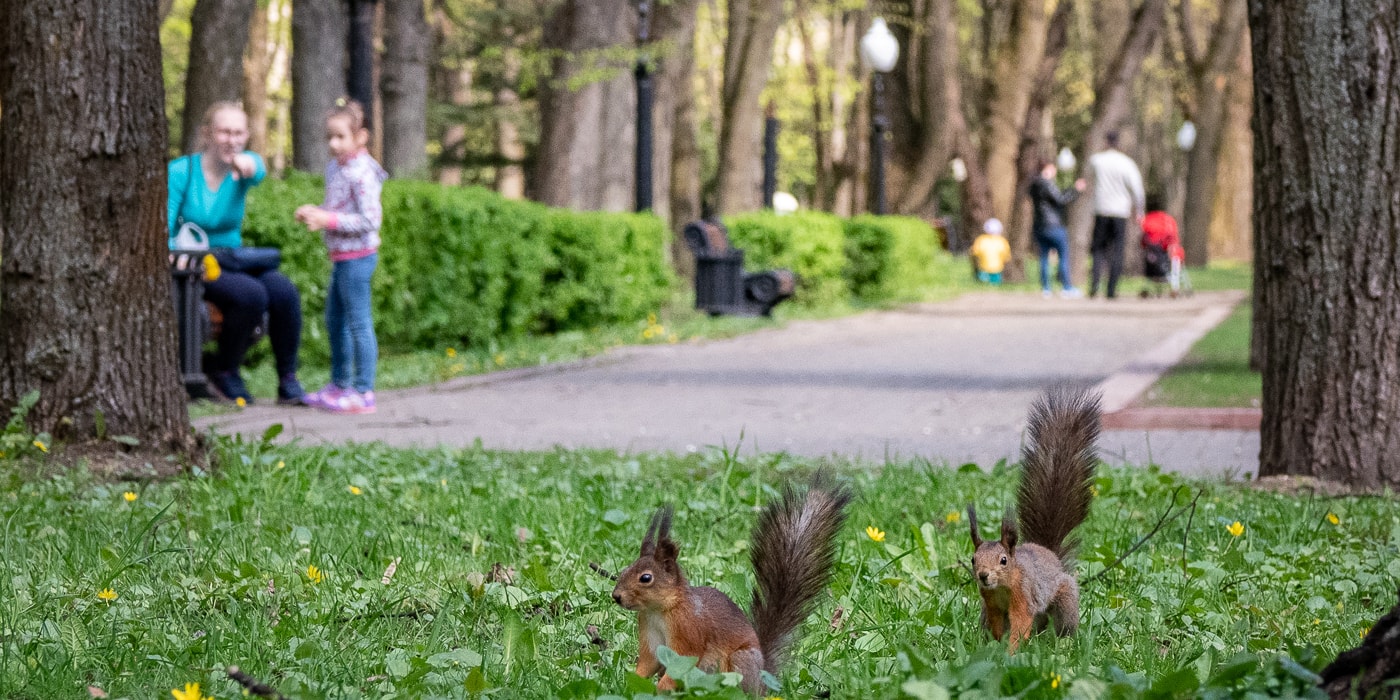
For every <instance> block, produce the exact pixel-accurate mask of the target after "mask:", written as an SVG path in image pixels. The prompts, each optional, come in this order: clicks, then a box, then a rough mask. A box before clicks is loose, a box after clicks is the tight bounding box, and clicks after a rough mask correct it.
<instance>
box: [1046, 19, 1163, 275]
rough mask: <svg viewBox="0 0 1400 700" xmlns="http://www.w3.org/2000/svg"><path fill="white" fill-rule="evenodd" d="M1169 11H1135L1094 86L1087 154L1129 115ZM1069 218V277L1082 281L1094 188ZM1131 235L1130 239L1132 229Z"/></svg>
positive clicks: (1097, 148)
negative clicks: (1136, 87)
mask: <svg viewBox="0 0 1400 700" xmlns="http://www.w3.org/2000/svg"><path fill="white" fill-rule="evenodd" d="M1166 10H1167V1H1166V0H1143V2H1142V4H1141V5H1138V7H1137V10H1136V11H1135V12H1134V13H1133V21H1132V24H1131V25H1130V26H1129V29H1128V34H1127V36H1125V37H1124V39H1123V43H1122V45H1121V46H1120V47H1119V48H1118V51H1117V52H1116V53H1115V54H1114V55H1113V60H1112V61H1111V62H1109V64H1108V69H1107V70H1106V71H1105V72H1104V75H1103V78H1102V79H1101V80H1100V81H1099V84H1098V85H1097V86H1095V88H1094V115H1093V118H1092V120H1091V121H1090V122H1089V130H1088V132H1087V133H1086V134H1085V136H1084V144H1083V146H1082V147H1081V148H1080V152H1081V153H1083V154H1084V155H1085V156H1088V155H1089V154H1092V153H1097V152H1099V151H1101V150H1103V148H1104V146H1105V145H1106V141H1105V139H1106V138H1107V137H1108V134H1109V132H1112V131H1116V130H1117V129H1118V128H1119V127H1120V126H1121V125H1122V124H1123V122H1124V121H1125V120H1126V119H1127V118H1128V116H1129V110H1128V98H1129V97H1130V96H1131V94H1132V86H1133V79H1134V78H1136V77H1137V74H1138V71H1139V70H1141V69H1142V62H1143V61H1144V60H1146V58H1147V56H1148V54H1150V53H1151V52H1152V46H1153V44H1155V43H1156V42H1157V36H1158V35H1159V34H1160V33H1161V30H1162V25H1163V24H1164V23H1165V20H1166ZM1069 218H1070V221H1069V232H1070V246H1069V253H1070V262H1071V264H1070V277H1071V278H1072V280H1080V279H1082V274H1081V273H1082V272H1083V268H1084V264H1083V261H1084V256H1085V253H1087V252H1088V250H1089V230H1090V228H1091V227H1092V225H1093V221H1094V206H1093V195H1092V191H1091V192H1089V193H1087V196H1084V197H1080V198H1079V201H1077V202H1075V204H1074V205H1073V206H1071V207H1070V215H1069ZM1128 235H1129V239H1130V240H1131V236H1132V234H1131V232H1130V233H1129V234H1128ZM1124 269H1127V268H1126V267H1125V268H1124Z"/></svg>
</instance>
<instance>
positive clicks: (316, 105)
mask: <svg viewBox="0 0 1400 700" xmlns="http://www.w3.org/2000/svg"><path fill="white" fill-rule="evenodd" d="M348 31H349V18H348V17H347V16H346V6H345V0H292V167H294V168H297V169H298V170H306V171H309V172H314V173H319V172H321V171H322V170H324V169H325V167H326V160H327V159H328V158H329V156H328V155H326V112H328V111H330V110H331V108H332V107H334V106H335V101H336V99H337V98H339V97H341V96H343V95H345V92H346V90H345V66H346V50H345V37H346V36H348V34H347V32H348Z"/></svg>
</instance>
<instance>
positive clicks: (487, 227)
mask: <svg viewBox="0 0 1400 700" xmlns="http://www.w3.org/2000/svg"><path fill="white" fill-rule="evenodd" d="M323 193H324V191H323V188H322V185H321V181H320V178H318V177H313V176H310V175H306V174H302V173H293V174H291V175H289V176H288V177H287V178H286V179H285V180H268V181H266V182H264V183H263V184H262V185H260V186H258V187H257V188H255V189H254V190H252V192H251V193H250V195H249V198H248V213H247V218H246V219H245V222H244V227H243V233H244V238H245V244H246V245H268V246H275V247H278V248H281V249H282V271H283V272H285V273H286V274H287V276H288V277H290V278H291V279H292V281H293V282H294V283H295V284H296V285H297V288H298V289H300V290H301V293H302V301H303V308H304V310H305V316H306V331H305V332H304V333H303V338H304V340H305V343H306V349H307V350H308V351H310V352H312V353H325V352H326V348H327V345H326V342H325V327H324V310H325V300H326V286H327V284H328V283H329V281H330V261H329V259H328V258H327V256H326V251H325V246H324V245H323V244H322V243H321V237H320V234H317V233H310V232H308V231H307V230H306V228H305V227H303V226H302V225H300V224H298V223H297V222H296V221H295V220H294V219H293V218H292V212H293V211H295V209H296V207H297V206H299V205H301V204H306V203H319V202H320V201H321V200H322V197H323ZM383 205H384V226H383V229H382V230H381V232H380V235H381V237H382V238H383V245H382V247H381V248H380V256H379V269H378V270H377V271H376V273H375V276H374V282H373V300H374V311H375V331H376V334H377V335H378V337H379V342H380V346H381V348H382V349H384V350H388V351H391V352H401V351H408V350H412V349H434V348H441V347H444V346H460V345H465V346H469V347H470V346H487V345H490V344H491V343H493V342H495V341H497V340H501V339H506V338H513V337H519V336H522V335H525V334H531V333H549V332H555V331H563V330H571V329H581V328H591V327H594V326H598V325H602V324H606V323H614V322H625V321H632V320H636V319H640V318H644V317H645V316H646V315H647V313H649V312H654V311H656V310H657V309H658V308H659V307H660V306H661V305H662V304H663V303H664V302H665V301H667V300H668V299H669V297H670V291H671V284H672V274H671V270H670V268H669V266H668V265H667V264H666V258H665V246H666V241H667V239H668V236H669V234H668V232H667V231H666V228H665V225H664V224H663V223H662V222H661V220H659V219H657V218H656V217H654V216H650V215H641V214H609V213H592V212H588V213H583V212H572V211H567V210H559V209H550V208H548V207H545V206H542V205H539V204H534V203H530V202H517V201H511V200H507V199H505V198H503V197H500V196H499V195H497V194H495V193H493V192H489V191H487V190H484V189H481V188H456V187H446V186H442V185H437V184H434V183H430V182H424V181H413V180H390V181H389V182H388V183H386V184H385V188H384V196H383Z"/></svg>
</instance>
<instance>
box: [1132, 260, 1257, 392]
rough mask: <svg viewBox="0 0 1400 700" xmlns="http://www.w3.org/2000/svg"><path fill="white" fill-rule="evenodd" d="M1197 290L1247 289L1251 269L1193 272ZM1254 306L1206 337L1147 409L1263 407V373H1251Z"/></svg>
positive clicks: (1163, 382)
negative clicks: (1161, 407)
mask: <svg viewBox="0 0 1400 700" xmlns="http://www.w3.org/2000/svg"><path fill="white" fill-rule="evenodd" d="M1197 280H1201V281H1202V282H1204V284H1205V285H1206V286H1205V287H1203V286H1202V285H1201V284H1200V283H1198V284H1196V288H1197V289H1248V288H1249V281H1250V277H1249V268H1247V267H1243V266H1229V267H1227V266H1220V267H1214V268H1208V269H1205V270H1200V271H1193V272H1192V281H1193V282H1196V281H1197ZM1252 309H1253V307H1252V306H1251V305H1250V303H1249V301H1247V300H1246V301H1245V302H1243V303H1241V304H1240V305H1239V306H1237V307H1236V308H1235V310H1234V312H1232V313H1231V314H1230V316H1229V317H1228V318H1226V319H1225V321H1223V322H1222V323H1221V324H1220V325H1219V326H1216V327H1215V328H1214V329H1212V330H1211V332H1210V333H1207V334H1206V335H1205V337H1203V338H1201V339H1200V340H1199V341H1197V343H1196V345H1195V346H1194V347H1192V348H1191V352H1190V353H1188V354H1187V355H1186V357H1185V358H1183V359H1182V361H1181V362H1180V363H1179V364H1177V366H1176V367H1173V368H1172V370H1171V371H1170V372H1168V373H1167V374H1166V375H1164V376H1163V377H1162V378H1161V379H1160V380H1158V382H1157V383H1156V384H1155V385H1153V386H1152V388H1151V389H1148V391H1147V393H1145V394H1144V395H1143V398H1142V399H1141V400H1140V403H1141V404H1142V405H1146V406H1176V407H1188V408H1258V407H1259V397H1260V396H1261V394H1262V385H1261V381H1262V380H1261V378H1260V376H1259V373H1258V372H1255V371H1253V370H1251V369H1250V368H1249V338H1250V323H1251V320H1252V315H1251V312H1252Z"/></svg>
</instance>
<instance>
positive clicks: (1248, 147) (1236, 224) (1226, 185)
mask: <svg viewBox="0 0 1400 700" xmlns="http://www.w3.org/2000/svg"><path fill="white" fill-rule="evenodd" d="M1250 64H1251V61H1250V57H1249V47H1248V45H1246V46H1245V47H1244V49H1243V50H1241V51H1240V52H1239V55H1238V56H1237V57H1236V60H1235V67H1234V70H1233V72H1232V75H1231V78H1230V90H1229V96H1228V97H1227V99H1226V103H1227V104H1226V109H1225V124H1224V126H1223V134H1224V136H1223V138H1222V139H1221V146H1220V166H1219V171H1218V175H1217V177H1216V186H1215V213H1214V214H1213V215H1212V218H1211V222H1210V256H1211V258H1212V259H1225V260H1252V259H1253V248H1252V247H1251V241H1252V240H1253V238H1254V235H1253V233H1254V227H1253V209H1254V132H1253V131H1251V129H1250V124H1249V120H1250V116H1251V115H1252V113H1253V111H1254V110H1253V102H1254V76H1253V74H1252V73H1251V71H1250V68H1249V67H1250Z"/></svg>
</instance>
